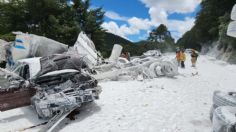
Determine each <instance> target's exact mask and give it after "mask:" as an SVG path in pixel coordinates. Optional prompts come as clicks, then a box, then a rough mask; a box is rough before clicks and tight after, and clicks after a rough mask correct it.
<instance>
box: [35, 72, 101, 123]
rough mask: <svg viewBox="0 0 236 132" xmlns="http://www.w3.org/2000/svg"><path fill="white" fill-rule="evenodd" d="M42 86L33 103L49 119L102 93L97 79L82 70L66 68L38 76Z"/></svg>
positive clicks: (39, 114) (92, 99) (39, 83)
mask: <svg viewBox="0 0 236 132" xmlns="http://www.w3.org/2000/svg"><path fill="white" fill-rule="evenodd" d="M34 83H36V84H38V85H39V86H40V87H39V88H38V90H37V93H36V95H35V96H33V97H32V98H31V102H32V103H31V104H32V105H33V106H34V108H35V109H36V111H37V113H38V116H39V117H40V118H43V119H49V118H52V117H54V116H56V115H57V114H58V113H61V112H64V111H66V110H67V109H68V108H74V107H77V108H79V107H80V106H81V105H82V104H84V103H87V102H92V101H94V100H95V99H98V98H99V94H100V93H101V88H100V86H98V85H97V83H98V82H97V80H95V79H94V78H93V77H91V76H89V75H88V74H86V73H83V72H82V71H78V70H74V69H64V70H58V71H53V72H49V73H47V74H44V75H42V76H39V77H37V79H36V80H35V82H34Z"/></svg>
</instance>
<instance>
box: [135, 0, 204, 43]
mask: <svg viewBox="0 0 236 132" xmlns="http://www.w3.org/2000/svg"><path fill="white" fill-rule="evenodd" d="M140 1H141V2H143V3H144V4H145V6H146V7H147V8H149V15H150V18H151V23H152V25H153V26H158V25H159V24H161V23H162V24H165V25H167V27H168V29H169V30H170V31H172V34H173V36H174V38H175V39H178V38H180V37H181V36H182V35H183V34H184V33H185V32H186V31H188V30H190V29H191V28H192V26H193V25H194V21H195V19H194V18H185V19H184V20H170V19H168V16H169V15H170V14H171V13H191V12H194V11H195V9H196V7H197V6H198V5H199V4H200V2H201V0H140Z"/></svg>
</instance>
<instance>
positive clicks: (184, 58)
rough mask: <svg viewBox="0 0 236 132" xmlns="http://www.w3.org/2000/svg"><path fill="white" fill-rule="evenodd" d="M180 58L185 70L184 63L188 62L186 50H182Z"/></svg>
mask: <svg viewBox="0 0 236 132" xmlns="http://www.w3.org/2000/svg"><path fill="white" fill-rule="evenodd" d="M179 58H180V63H181V68H185V64H184V62H185V60H186V55H185V53H184V49H181V51H180V57H179Z"/></svg>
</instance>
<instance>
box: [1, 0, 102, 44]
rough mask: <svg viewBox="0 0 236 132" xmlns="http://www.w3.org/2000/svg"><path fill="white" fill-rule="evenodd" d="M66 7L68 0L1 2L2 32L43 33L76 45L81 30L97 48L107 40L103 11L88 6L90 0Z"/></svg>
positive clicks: (75, 0) (78, 1)
mask: <svg viewBox="0 0 236 132" xmlns="http://www.w3.org/2000/svg"><path fill="white" fill-rule="evenodd" d="M74 3H75V5H74V6H72V7H69V6H67V4H66V0H9V1H8V2H0V35H4V34H8V33H10V32H12V31H22V32H29V33H32V34H37V35H42V36H45V37H48V38H51V39H54V40H57V41H59V42H62V43H65V44H68V45H73V44H74V43H75V41H76V39H77V36H78V34H79V32H80V31H84V32H85V33H86V34H88V35H89V36H90V37H91V39H92V40H93V41H94V43H95V45H96V46H97V48H98V49H101V47H102V46H103V43H104V30H103V29H102V28H101V24H102V22H103V16H104V11H102V8H97V9H89V6H90V1H89V0H85V1H82V0H74Z"/></svg>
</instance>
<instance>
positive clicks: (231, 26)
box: [227, 21, 236, 37]
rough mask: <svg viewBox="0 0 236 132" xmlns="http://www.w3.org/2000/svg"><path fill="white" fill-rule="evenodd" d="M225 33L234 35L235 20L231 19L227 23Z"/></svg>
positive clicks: (235, 30) (235, 35) (235, 33)
mask: <svg viewBox="0 0 236 132" xmlns="http://www.w3.org/2000/svg"><path fill="white" fill-rule="evenodd" d="M227 35H229V36H231V37H236V21H232V22H230V23H229V26H228V30H227Z"/></svg>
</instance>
